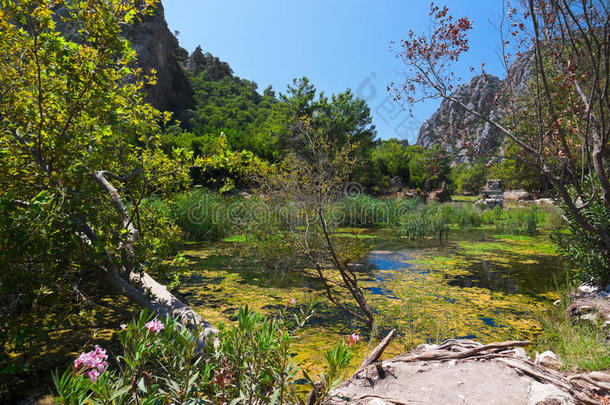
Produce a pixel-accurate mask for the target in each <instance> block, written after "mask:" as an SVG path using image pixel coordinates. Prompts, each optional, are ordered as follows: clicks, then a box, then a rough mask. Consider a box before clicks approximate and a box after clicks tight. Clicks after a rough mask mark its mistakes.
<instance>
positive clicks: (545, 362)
mask: <svg viewBox="0 0 610 405" xmlns="http://www.w3.org/2000/svg"><path fill="white" fill-rule="evenodd" d="M534 363H535V364H540V365H542V366H545V367H548V368H552V369H555V370H559V369H560V368H561V367H563V362H562V361H561V360H559V357H557V355H556V354H555V353H553V352H552V351H550V350H547V351H546V352H542V353H541V354H538V353H536V358H535V359H534Z"/></svg>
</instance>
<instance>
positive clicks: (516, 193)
mask: <svg viewBox="0 0 610 405" xmlns="http://www.w3.org/2000/svg"><path fill="white" fill-rule="evenodd" d="M533 199H534V196H533V195H532V194H531V193H530V192H528V191H525V190H508V191H505V192H504V200H505V201H527V200H533Z"/></svg>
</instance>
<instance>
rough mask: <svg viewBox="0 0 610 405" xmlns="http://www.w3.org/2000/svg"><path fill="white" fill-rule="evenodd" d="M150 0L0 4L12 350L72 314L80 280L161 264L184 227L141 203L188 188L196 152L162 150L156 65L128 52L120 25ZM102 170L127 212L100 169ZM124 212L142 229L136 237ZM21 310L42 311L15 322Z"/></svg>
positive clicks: (4, 257)
mask: <svg viewBox="0 0 610 405" xmlns="http://www.w3.org/2000/svg"><path fill="white" fill-rule="evenodd" d="M136 3H137V4H136ZM155 3H156V2H155V1H153V0H146V1H138V2H129V1H128V2H125V1H120V0H110V1H104V2H89V1H63V0H60V1H54V2H41V1H37V0H24V1H19V2H14V1H2V2H1V3H0V30H1V31H2V36H1V37H0V89H1V93H2V97H0V154H1V155H2V158H1V159H0V184H2V189H1V190H0V206H1V208H0V210H2V219H1V220H0V221H1V224H0V240H1V241H2V245H1V246H0V261H1V265H2V268H3V270H2V272H1V273H0V286H1V287H0V288H1V290H2V298H1V299H2V301H3V302H2V310H1V312H0V324H1V325H2V326H1V327H0V328H1V332H0V334H2V335H3V336H2V337H3V339H2V341H3V342H7V346H6V349H7V350H8V351H10V352H12V354H13V355H15V356H18V355H20V354H23V353H24V351H23V350H24V347H25V346H24V345H25V344H26V343H27V342H28V341H29V340H30V339H31V337H32V336H34V335H45V334H48V333H50V332H51V331H52V330H54V328H55V325H57V324H59V323H61V322H65V321H66V319H70V318H71V317H77V316H78V314H79V312H81V311H80V308H79V306H80V301H81V300H82V297H83V295H82V293H81V292H80V289H81V287H82V284H84V283H83V280H87V279H88V278H94V277H100V275H101V274H103V273H102V272H101V271H100V270H101V269H102V268H103V266H109V267H112V266H117V265H118V266H121V265H126V266H130V268H133V269H134V270H152V271H157V270H159V271H163V270H161V268H160V266H161V264H162V261H163V259H165V258H166V256H167V255H170V254H171V253H173V251H174V247H175V244H176V242H177V241H178V239H179V238H180V236H181V235H180V230H179V229H178V228H176V227H175V226H174V225H173V224H171V223H170V222H168V221H166V219H165V218H164V217H163V216H162V215H159V213H158V212H156V211H155V210H154V209H148V207H143V206H141V202H142V201H143V200H144V199H146V198H148V197H150V196H151V195H153V194H156V195H159V196H160V197H164V196H167V195H168V194H170V193H172V192H174V191H175V190H177V189H181V188H183V187H185V186H186V185H187V183H188V180H189V177H188V169H186V167H185V164H187V163H188V164H192V161H191V160H192V159H191V157H192V156H191V154H189V153H188V152H184V151H182V150H178V149H176V150H172V151H171V153H170V154H167V153H163V151H162V150H161V149H160V139H159V136H160V128H159V124H160V123H166V122H167V121H168V120H169V118H170V117H169V114H167V113H161V112H160V111H157V110H156V109H154V108H153V107H152V106H150V105H149V104H147V103H145V102H144V95H143V94H142V89H143V88H144V86H146V85H154V84H155V80H156V79H155V77H154V72H142V71H141V70H140V69H134V68H133V65H134V64H135V59H136V54H135V51H134V50H133V49H132V48H131V46H130V44H129V42H128V41H127V40H126V39H125V38H124V37H123V36H122V34H121V32H122V31H121V27H123V26H125V25H127V24H131V23H132V22H133V21H134V20H136V19H139V18H142V16H143V15H146V14H148V13H151V12H152V11H153V9H154V5H155ZM58 10H61V15H62V16H61V17H59V16H58V15H56V12H58ZM60 22H61V24H62V25H65V26H69V27H70V32H71V36H70V37H69V38H68V37H64V35H63V34H62V32H60V31H59V27H58V25H59V24H60ZM149 73H150V75H149ZM98 171H103V173H105V176H106V180H108V182H110V183H111V184H112V185H113V186H114V187H115V188H116V190H117V192H118V194H119V196H120V197H121V198H122V202H123V203H124V204H125V206H126V207H127V212H126V213H119V212H118V210H117V209H116V206H115V205H113V204H112V202H111V198H110V196H111V194H110V193H108V191H107V190H103V189H102V188H101V187H100V185H99V184H98V182H97V181H96V180H95V178H94V174H95V173H96V172H98ZM126 223H129V224H133V225H134V226H135V227H136V229H137V230H138V234H139V235H138V238H137V240H136V241H135V242H134V243H133V244H132V243H131V242H130V241H129V232H128V231H127V230H126V228H127V226H126ZM128 245H132V246H133V252H128V251H127V249H126V248H125V247H126V246H128ZM129 250H131V249H129ZM131 266H133V267H131ZM5 302H6V303H7V305H5V304H4V303H5ZM27 316H31V317H34V318H37V319H42V321H41V322H38V323H37V328H34V329H33V330H26V329H27V328H26V327H19V326H18V325H19V324H18V323H19V321H20V320H21V319H23V318H22V317H27ZM4 349H5V347H3V351H4ZM2 368H3V370H4V369H5V368H4V367H2ZM2 380H3V381H6V380H4V379H2ZM8 383H10V380H9V382H8Z"/></svg>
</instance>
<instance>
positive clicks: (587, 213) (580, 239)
mask: <svg viewBox="0 0 610 405" xmlns="http://www.w3.org/2000/svg"><path fill="white" fill-rule="evenodd" d="M587 198H589V197H588V196H587ZM562 208H563V212H564V217H565V219H566V220H567V227H568V229H569V230H570V232H569V233H565V232H560V231H555V232H554V233H553V235H552V236H553V241H554V242H555V243H556V244H557V245H558V246H559V251H560V252H561V253H562V254H563V256H564V257H565V258H566V259H567V260H568V261H569V262H570V264H572V265H573V266H575V267H576V269H577V270H578V271H577V273H576V277H577V279H578V280H580V281H582V282H586V283H590V284H593V285H600V286H606V285H607V284H608V283H610V260H609V259H608V251H607V249H606V247H605V244H604V242H603V241H602V239H601V238H600V237H599V236H597V235H595V234H592V233H590V232H588V231H587V230H585V229H583V228H582V227H581V226H580V224H579V223H578V221H577V220H576V218H575V217H574V216H573V215H572V214H571V213H570V211H569V210H568V209H566V207H562ZM581 213H582V214H583V216H584V217H585V218H586V219H587V221H589V223H591V224H593V225H594V226H598V227H600V228H602V229H605V230H606V231H608V230H610V209H608V207H607V205H606V204H605V203H604V201H603V200H602V199H601V198H599V197H595V198H594V199H593V201H591V203H590V204H589V206H587V207H584V208H582V209H581Z"/></svg>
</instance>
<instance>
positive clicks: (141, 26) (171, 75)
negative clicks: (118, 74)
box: [125, 2, 195, 115]
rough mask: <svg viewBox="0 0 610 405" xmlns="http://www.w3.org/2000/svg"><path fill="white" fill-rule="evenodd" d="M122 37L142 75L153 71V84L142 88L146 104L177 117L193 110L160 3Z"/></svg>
mask: <svg viewBox="0 0 610 405" xmlns="http://www.w3.org/2000/svg"><path fill="white" fill-rule="evenodd" d="M125 36H126V37H127V39H129V41H130V42H131V44H132V46H133V48H134V49H135V51H136V52H137V53H138V63H139V65H140V66H141V67H142V68H143V69H144V71H145V72H148V71H150V69H155V70H156V71H157V84H156V85H154V86H148V87H147V88H146V92H147V94H148V97H147V98H148V101H149V102H150V103H151V104H152V105H154V106H155V107H157V108H159V109H161V110H167V111H172V112H174V113H176V114H178V115H180V113H181V112H182V111H185V110H186V109H188V108H191V107H193V105H194V103H195V102H194V99H193V90H192V89H191V87H190V85H189V83H188V80H187V78H186V75H185V73H184V71H183V70H182V67H181V66H180V64H179V62H178V58H177V55H178V52H179V49H180V48H179V45H178V40H177V39H176V37H175V36H174V35H173V34H172V33H171V32H170V30H169V28H168V27H167V22H166V21H165V16H164V11H163V5H162V4H161V2H159V3H158V8H157V10H156V12H155V14H154V15H150V16H146V17H145V18H143V19H142V21H141V22H136V23H135V24H134V25H132V26H129V27H128V28H127V29H126V30H125Z"/></svg>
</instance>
